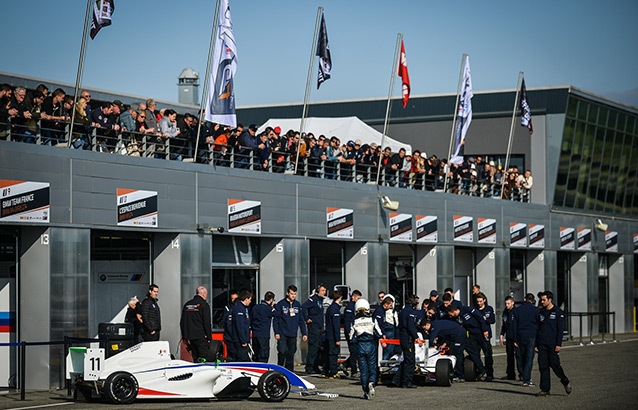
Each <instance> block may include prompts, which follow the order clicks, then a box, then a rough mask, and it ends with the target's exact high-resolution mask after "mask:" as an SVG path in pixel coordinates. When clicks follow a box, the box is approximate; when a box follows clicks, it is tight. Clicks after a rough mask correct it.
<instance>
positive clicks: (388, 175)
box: [0, 118, 531, 202]
mask: <svg viewBox="0 0 638 410" xmlns="http://www.w3.org/2000/svg"><path fill="white" fill-rule="evenodd" d="M52 124H54V125H52ZM69 128H70V124H69V123H66V122H62V121H58V122H55V123H53V122H51V121H42V120H38V121H32V122H29V123H25V122H24V120H15V119H11V118H8V119H7V120H5V121H4V122H2V121H1V120H0V139H5V140H7V141H15V142H23V143H32V144H37V145H50V146H56V147H67V146H69V147H70V148H71V149H80V150H90V151H94V152H102V153H109V154H115V155H127V156H134V157H146V158H155V159H163V160H174V161H184V162H198V163H203V164H208V165H212V166H217V167H228V168H238V169H246V170H251V171H261V172H270V173H280V174H294V173H295V157H296V155H295V153H296V151H295V152H286V151H277V150H275V151H271V150H270V149H268V148H266V149H263V150H260V149H255V148H249V147H232V146H228V145H223V144H215V143H206V142H203V143H202V141H200V145H199V148H198V152H197V153H195V145H196V144H195V140H194V137H189V136H186V137H183V136H182V135H180V136H177V137H170V138H167V137H163V136H158V135H156V134H148V133H139V132H134V131H115V130H112V129H106V128H100V127H94V126H91V125H85V124H77V123H75V125H74V127H73V133H70V132H69V131H70V130H69ZM70 134H72V136H71V142H70V143H69V141H68V137H69V135H70ZM203 138H206V136H204V137H203ZM296 168H297V175H301V176H306V177H310V178H320V179H330V180H336V181H345V182H355V183H362V184H372V185H374V184H376V181H377V172H379V171H378V167H377V165H376V164H366V163H356V164H350V163H348V162H345V161H333V160H328V159H325V160H324V159H321V158H316V157H310V156H305V157H300V158H299V164H298V166H297V167H296ZM433 171H434V172H433ZM380 172H381V173H380V175H379V185H382V186H391V187H398V188H404V189H413V190H419V191H432V192H443V187H444V179H445V175H444V173H443V171H442V170H440V169H439V170H438V171H437V169H434V170H426V171H424V172H421V171H419V172H412V171H410V170H396V169H392V168H391V167H382V168H381V170H380ZM502 189H503V185H502V183H501V181H499V180H496V181H494V180H493V178H491V177H490V178H489V179H481V178H477V177H476V176H468V177H464V176H461V175H460V174H457V175H454V176H452V177H451V178H450V179H449V181H448V188H447V192H448V193H451V194H457V195H463V196H473V197H480V198H501V190H502ZM502 196H503V199H506V200H510V201H516V202H531V195H530V190H529V189H526V188H523V187H520V186H511V187H510V186H509V184H506V185H505V191H504V192H503V195H502Z"/></svg>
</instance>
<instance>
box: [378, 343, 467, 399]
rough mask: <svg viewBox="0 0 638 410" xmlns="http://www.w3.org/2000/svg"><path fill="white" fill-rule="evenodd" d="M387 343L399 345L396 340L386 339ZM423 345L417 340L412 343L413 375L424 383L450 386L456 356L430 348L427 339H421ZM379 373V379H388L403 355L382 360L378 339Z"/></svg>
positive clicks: (397, 366)
mask: <svg viewBox="0 0 638 410" xmlns="http://www.w3.org/2000/svg"><path fill="white" fill-rule="evenodd" d="M419 336H421V334H419ZM388 342H389V343H388V344H393V345H397V347H398V345H399V341H398V340H388ZM422 342H423V346H419V344H418V340H416V341H415V342H414V343H415V344H414V357H415V361H416V368H415V371H414V376H415V377H419V378H424V381H425V383H434V384H436V385H437V386H451V385H452V377H453V374H454V366H455V365H456V357H454V356H449V355H447V354H445V353H446V351H442V350H438V349H435V348H430V347H429V343H428V341H427V340H422ZM378 354H379V357H378V363H379V374H380V376H381V379H382V380H383V379H385V380H387V379H389V378H391V377H392V376H394V375H395V374H396V372H397V370H398V368H399V365H400V364H401V362H402V361H403V355H401V354H399V355H394V356H392V358H390V359H389V360H382V357H383V347H382V346H381V341H379V348H378Z"/></svg>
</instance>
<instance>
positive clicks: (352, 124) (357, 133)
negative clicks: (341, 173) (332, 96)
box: [257, 117, 412, 154]
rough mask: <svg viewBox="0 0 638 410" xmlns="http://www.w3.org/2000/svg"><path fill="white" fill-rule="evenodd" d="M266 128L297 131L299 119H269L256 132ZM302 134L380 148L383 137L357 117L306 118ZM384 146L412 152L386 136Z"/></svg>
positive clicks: (283, 131) (409, 148) (406, 145)
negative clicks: (358, 140) (350, 141)
mask: <svg viewBox="0 0 638 410" xmlns="http://www.w3.org/2000/svg"><path fill="white" fill-rule="evenodd" d="M266 127H273V128H275V127H280V128H281V133H282V134H285V133H286V132H287V131H288V130H291V129H292V130H295V131H299V128H300V127H301V118H271V119H269V120H268V121H266V122H265V123H264V124H263V125H262V126H261V127H259V129H258V130H257V132H258V133H260V132H262V131H263V130H265V129H266ZM304 132H306V133H308V132H311V133H313V134H314V136H315V137H318V136H319V135H322V134H323V135H325V136H326V137H327V138H330V137H332V136H335V137H337V138H339V139H340V140H341V144H342V145H345V144H346V143H347V142H348V141H349V140H352V141H356V140H357V139H360V140H361V143H362V144H371V143H373V142H374V143H376V144H377V146H380V145H381V137H382V135H383V134H382V133H380V132H379V131H377V130H375V129H374V128H372V127H371V126H369V125H368V124H366V123H365V122H363V121H361V120H360V119H359V118H357V117H336V118H333V117H330V118H328V117H325V118H324V117H322V118H319V117H308V118H306V124H305V126H304ZM385 146H386V147H390V148H392V152H399V149H400V148H405V150H406V151H407V153H408V154H410V153H411V152H412V146H410V144H404V143H402V142H400V141H397V140H394V139H392V138H390V137H388V136H386V137H385Z"/></svg>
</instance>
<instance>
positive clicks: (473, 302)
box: [470, 285, 481, 307]
mask: <svg viewBox="0 0 638 410" xmlns="http://www.w3.org/2000/svg"><path fill="white" fill-rule="evenodd" d="M479 293H481V287H480V286H479V285H473V286H472V295H471V296H470V299H471V304H470V306H472V307H478V302H477V301H476V299H477V298H478V295H479Z"/></svg>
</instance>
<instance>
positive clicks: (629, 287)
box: [616, 254, 636, 332]
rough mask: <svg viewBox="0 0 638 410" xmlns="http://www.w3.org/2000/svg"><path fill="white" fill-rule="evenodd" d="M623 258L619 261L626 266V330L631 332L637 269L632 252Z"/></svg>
mask: <svg viewBox="0 0 638 410" xmlns="http://www.w3.org/2000/svg"><path fill="white" fill-rule="evenodd" d="M621 258H622V260H619V261H618V263H619V264H620V263H622V265H623V266H624V267H625V298H624V299H625V322H624V325H625V326H624V329H625V330H624V331H625V332H631V331H633V329H634V297H635V295H634V286H635V285H634V283H635V282H634V275H635V273H634V272H635V269H636V267H635V266H634V263H635V256H634V255H632V254H627V255H622V256H621ZM616 332H618V328H616Z"/></svg>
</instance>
